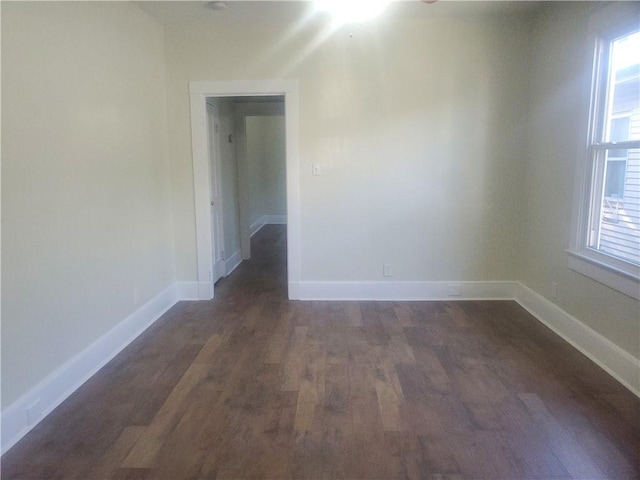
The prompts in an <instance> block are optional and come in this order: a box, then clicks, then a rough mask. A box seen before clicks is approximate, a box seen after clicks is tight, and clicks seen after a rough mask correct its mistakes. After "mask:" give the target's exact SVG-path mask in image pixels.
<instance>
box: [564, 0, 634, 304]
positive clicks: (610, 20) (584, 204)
mask: <svg viewBox="0 0 640 480" xmlns="http://www.w3.org/2000/svg"><path fill="white" fill-rule="evenodd" d="M616 3H617V2H616ZM621 3H626V2H621ZM629 3H635V2H629ZM613 8H616V10H613V9H612V7H608V8H605V9H603V11H600V12H598V13H599V14H598V15H594V16H593V17H592V18H591V22H590V39H591V41H590V42H589V45H590V51H589V61H590V62H592V65H593V70H592V76H591V78H590V79H589V80H591V81H590V82H589V83H588V87H589V89H590V91H591V95H590V96H589V95H588V94H587V95H585V98H588V99H589V104H587V105H585V108H584V112H585V113H584V114H583V123H582V126H581V132H582V135H583V136H582V138H584V139H585V140H587V141H586V142H584V143H583V144H582V145H583V147H582V148H581V152H580V153H579V157H578V158H579V161H578V168H577V172H576V189H575V198H574V213H573V222H572V225H573V227H572V233H571V244H570V247H569V249H568V250H567V253H568V264H569V268H571V269H572V270H574V271H577V272H578V273H581V274H583V275H586V276H588V277H590V278H592V279H594V280H596V281H597V282H600V283H602V284H604V285H607V286H609V287H611V288H613V289H615V290H618V291H619V292H621V293H623V294H625V295H628V296H630V297H633V298H635V299H637V300H640V265H636V264H634V263H631V262H628V261H625V260H622V259H619V258H616V257H614V256H612V255H608V254H606V253H604V252H601V251H598V250H596V249H594V248H591V247H589V246H588V244H589V242H588V235H589V232H590V224H591V216H592V211H591V203H592V198H593V196H594V195H596V196H600V197H601V196H602V191H594V188H593V185H594V182H593V175H594V164H596V163H597V160H596V156H597V155H601V156H604V152H605V151H606V148H611V147H612V144H604V143H599V144H598V143H597V142H596V139H597V138H599V135H600V133H601V132H600V128H601V125H600V124H599V123H598V119H600V118H601V114H600V112H598V109H599V108H601V107H602V106H603V103H602V100H601V98H602V97H601V96H602V95H603V94H605V93H604V92H603V91H602V89H603V88H606V82H607V79H606V76H605V79H604V85H603V78H602V76H603V74H604V75H606V72H603V69H602V68H601V67H602V66H601V61H602V55H601V53H602V48H603V46H604V45H608V44H609V43H610V42H611V41H612V40H614V39H616V38H619V37H620V36H622V35H624V34H625V33H626V32H631V31H633V30H636V29H637V28H638V23H637V21H635V19H637V15H638V12H637V6H635V5H632V6H631V8H633V10H632V11H631V12H629V6H625V5H621V6H620V5H617V6H615V7H613ZM630 13H631V15H630ZM629 19H632V20H633V21H629ZM594 54H595V55H594ZM586 92H588V91H585V93H586ZM637 143H638V142H637V141H636V142H619V143H617V144H615V146H616V148H637V147H638V145H636V144H637ZM627 144H628V145H627ZM604 161H605V160H604V158H603V159H602V161H601V162H600V163H604ZM603 188H604V187H603ZM596 190H597V189H596ZM600 208H602V206H600Z"/></svg>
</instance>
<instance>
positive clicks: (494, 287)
mask: <svg viewBox="0 0 640 480" xmlns="http://www.w3.org/2000/svg"><path fill="white" fill-rule="evenodd" d="M517 285H518V284H517V282H508V281H507V282H491V281H489V282H410V281H391V282H384V281H374V282H300V284H299V285H298V288H299V298H300V300H379V301H385V300H391V301H411V300H415V301H424V300H479V299H481V300H512V299H513V298H514V297H515V291H516V287H517Z"/></svg>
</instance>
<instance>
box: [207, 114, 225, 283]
mask: <svg viewBox="0 0 640 480" xmlns="http://www.w3.org/2000/svg"><path fill="white" fill-rule="evenodd" d="M216 110H217V109H216V107H215V106H213V105H211V104H209V103H207V135H208V137H209V142H208V143H209V161H210V162H211V168H210V169H209V171H210V172H211V178H210V181H209V185H210V192H211V197H210V198H211V202H210V205H211V244H212V255H213V271H212V272H211V275H212V281H213V283H216V282H217V281H218V280H219V279H220V278H221V277H223V276H225V274H226V269H225V263H224V260H225V258H224V234H223V222H222V185H221V181H220V177H221V172H222V170H221V167H220V151H219V150H218V146H219V145H220V142H219V138H218V137H219V131H220V127H219V122H218V114H217V111H216Z"/></svg>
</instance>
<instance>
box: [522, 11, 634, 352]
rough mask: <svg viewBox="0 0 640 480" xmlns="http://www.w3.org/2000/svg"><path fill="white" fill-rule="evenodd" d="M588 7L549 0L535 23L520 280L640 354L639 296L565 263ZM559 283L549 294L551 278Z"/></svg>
mask: <svg viewBox="0 0 640 480" xmlns="http://www.w3.org/2000/svg"><path fill="white" fill-rule="evenodd" d="M593 11H594V10H593V7H591V6H589V5H588V4H581V3H578V2H560V3H557V4H556V3H554V2H547V3H546V4H545V6H544V8H543V9H541V10H540V12H539V13H538V14H537V16H536V18H535V23H534V29H533V31H534V36H533V43H532V51H533V58H532V64H531V72H532V75H531V78H532V81H531V101H530V107H529V108H530V110H531V136H530V149H529V155H528V158H527V162H526V172H525V177H526V183H525V208H524V215H523V216H522V221H523V225H524V228H523V240H522V243H523V247H524V248H523V250H522V258H523V269H522V274H521V275H520V278H521V280H522V281H523V283H525V284H526V285H527V286H529V287H531V288H533V289H534V290H536V291H537V292H539V293H540V294H542V295H543V296H545V297H547V298H548V299H549V300H551V301H552V302H554V303H556V304H557V305H559V306H560V307H561V308H563V309H564V310H566V311H567V312H569V313H571V314H572V315H574V316H575V317H576V318H578V319H580V320H581V321H582V322H584V323H585V324H587V325H588V326H589V327H591V328H593V329H594V330H596V331H597V332H599V333H600V334H601V335H603V336H605V337H607V338H608V339H609V340H611V341H612V342H613V343H615V344H616V345H619V346H620V347H622V348H623V349H624V350H626V351H627V352H629V353H631V354H632V355H634V356H635V357H636V358H639V357H640V321H639V318H640V305H639V304H638V301H636V300H634V299H632V298H631V297H627V296H625V295H623V294H621V293H619V292H617V291H616V290H613V289H611V288H609V287H606V286H604V285H602V284H600V283H598V282H596V281H594V280H591V279H590V278H588V277H585V276H583V275H580V274H578V273H576V272H574V271H573V270H570V269H569V268H568V267H567V254H566V252H565V249H567V248H568V247H569V244H570V243H569V242H570V236H571V213H572V210H571V209H572V200H573V191H574V183H575V173H576V162H577V161H578V155H581V154H584V152H583V149H581V146H582V144H583V143H584V142H585V141H586V137H585V136H583V135H584V132H583V133H582V135H581V132H580V128H579V126H580V125H581V124H582V123H583V117H584V115H585V114H586V112H587V108H588V102H589V90H590V82H591V61H592V58H593V57H592V55H593V52H592V50H591V49H592V48H593V45H592V44H591V43H590V42H589V41H588V35H589V16H590V14H591V13H592V12H593ZM553 282H557V284H558V288H557V296H556V298H554V295H553V290H552V283H553Z"/></svg>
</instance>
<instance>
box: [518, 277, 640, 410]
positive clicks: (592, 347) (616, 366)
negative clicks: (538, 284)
mask: <svg viewBox="0 0 640 480" xmlns="http://www.w3.org/2000/svg"><path fill="white" fill-rule="evenodd" d="M515 300H516V301H517V302H518V303H519V304H520V305H521V306H522V307H523V308H524V309H525V310H527V311H528V312H529V313H531V314H532V315H533V316H534V317H536V318H537V319H538V320H539V321H540V322H542V323H543V324H545V325H546V326H547V327H549V328H550V329H551V330H553V331H554V332H555V333H556V334H558V335H559V336H560V337H562V338H563V339H564V340H566V341H567V342H568V343H569V344H571V345H572V346H573V347H574V348H576V349H578V350H579V351H580V352H582V353H583V354H584V355H586V356H587V357H588V358H590V359H591V360H592V361H593V362H595V363H596V364H597V365H599V366H600V367H601V368H602V369H603V370H605V371H606V372H607V373H609V375H611V376H612V377H613V378H615V379H616V380H618V381H619V382H620V383H622V384H623V385H624V386H625V387H627V388H628V389H629V390H631V391H632V392H633V393H635V394H636V395H637V396H639V397H640V359H637V358H635V357H634V356H633V355H631V354H629V353H628V352H626V351H625V350H623V349H621V348H620V347H618V346H617V345H616V344H614V343H613V342H611V341H610V340H609V339H607V338H605V337H603V336H602V335H600V334H599V333H598V332H596V331H595V330H593V329H591V328H589V327H588V326H587V325H585V324H584V323H582V322H581V321H580V320H578V319H577V318H575V317H574V316H572V315H570V314H569V313H567V312H565V311H564V310H562V309H561V308H560V307H558V306H557V305H556V304H555V303H553V302H551V301H549V300H547V299H546V298H545V297H543V296H542V295H540V294H539V293H537V292H535V291H534V290H532V289H530V288H529V287H527V286H525V285H523V284H521V283H519V284H518V287H517V289H516V298H515Z"/></svg>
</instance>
